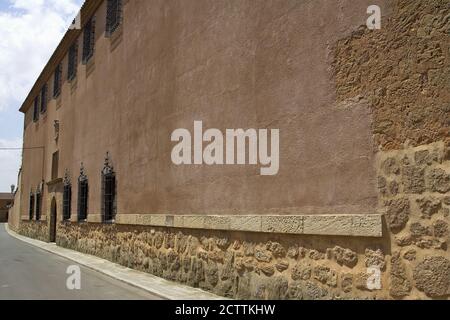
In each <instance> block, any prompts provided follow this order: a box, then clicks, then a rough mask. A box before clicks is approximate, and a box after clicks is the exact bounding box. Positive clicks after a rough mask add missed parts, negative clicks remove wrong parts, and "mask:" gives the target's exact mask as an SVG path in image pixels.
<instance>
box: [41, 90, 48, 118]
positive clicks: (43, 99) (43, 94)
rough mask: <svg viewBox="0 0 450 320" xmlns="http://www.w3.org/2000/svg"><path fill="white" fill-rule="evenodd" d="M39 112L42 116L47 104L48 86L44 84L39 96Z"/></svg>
mask: <svg viewBox="0 0 450 320" xmlns="http://www.w3.org/2000/svg"><path fill="white" fill-rule="evenodd" d="M40 100H41V101H40V112H41V114H44V113H46V112H47V103H48V85H47V84H44V85H43V86H42V89H41V95H40Z"/></svg>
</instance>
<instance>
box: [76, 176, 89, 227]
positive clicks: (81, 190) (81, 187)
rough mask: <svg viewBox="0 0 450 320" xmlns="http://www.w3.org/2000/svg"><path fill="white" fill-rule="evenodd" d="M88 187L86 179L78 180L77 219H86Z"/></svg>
mask: <svg viewBox="0 0 450 320" xmlns="http://www.w3.org/2000/svg"><path fill="white" fill-rule="evenodd" d="M88 188H89V185H88V181H87V180H84V181H79V182H78V221H84V220H86V219H87V207H88V206H87V205H88Z"/></svg>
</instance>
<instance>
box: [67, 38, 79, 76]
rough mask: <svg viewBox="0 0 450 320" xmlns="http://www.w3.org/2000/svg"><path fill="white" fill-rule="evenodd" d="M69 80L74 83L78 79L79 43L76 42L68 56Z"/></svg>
mask: <svg viewBox="0 0 450 320" xmlns="http://www.w3.org/2000/svg"><path fill="white" fill-rule="evenodd" d="M67 56H68V59H67V60H68V61H67V80H69V81H72V80H74V79H75V78H76V77H77V68H78V43H77V42H74V43H73V44H72V45H71V46H70V48H69V52H68V54H67Z"/></svg>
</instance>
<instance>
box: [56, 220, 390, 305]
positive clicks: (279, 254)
mask: <svg viewBox="0 0 450 320" xmlns="http://www.w3.org/2000/svg"><path fill="white" fill-rule="evenodd" d="M57 234H58V237H57V244H58V245H60V246H63V247H66V248H70V249H74V250H78V251H81V252H84V253H88V254H92V255H96V256H99V257H102V258H105V259H108V260H111V261H113V262H117V263H119V264H121V265H124V266H127V267H130V268H134V269H138V270H141V271H145V272H149V273H152V274H154V275H156V276H159V277H163V278H165V279H168V280H174V281H178V282H181V283H185V284H188V285H190V286H194V287H200V288H202V289H205V290H208V291H211V292H213V293H215V294H218V295H222V296H225V297H231V298H239V299H341V298H345V299H355V298H357V299H376V298H381V299H382V298H388V291H387V290H386V288H387V284H388V279H387V273H386V272H385V271H386V264H387V263H386V257H385V254H386V253H389V246H388V241H387V239H382V238H352V237H323V236H298V235H296V236H293V235H281V234H280V235H273V234H264V233H260V234H257V233H241V232H229V231H205V230H193V229H174V228H164V227H155V228H153V227H148V226H131V225H101V224H90V223H89V224H76V223H64V224H59V225H58V232H57ZM369 265H370V266H379V268H380V269H381V270H382V271H381V272H382V273H381V285H382V289H381V290H369V289H368V287H367V278H368V275H367V266H369Z"/></svg>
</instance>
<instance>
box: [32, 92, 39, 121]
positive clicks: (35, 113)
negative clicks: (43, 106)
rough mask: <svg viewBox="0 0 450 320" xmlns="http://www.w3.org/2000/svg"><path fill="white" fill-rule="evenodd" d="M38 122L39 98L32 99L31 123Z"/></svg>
mask: <svg viewBox="0 0 450 320" xmlns="http://www.w3.org/2000/svg"><path fill="white" fill-rule="evenodd" d="M38 120H39V98H38V97H36V98H34V102H33V121H34V122H36V121H38Z"/></svg>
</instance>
